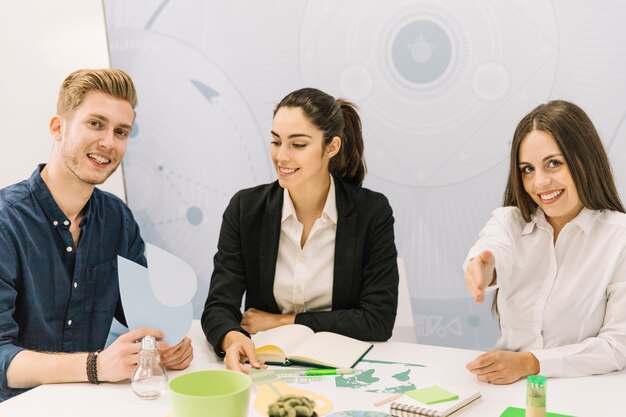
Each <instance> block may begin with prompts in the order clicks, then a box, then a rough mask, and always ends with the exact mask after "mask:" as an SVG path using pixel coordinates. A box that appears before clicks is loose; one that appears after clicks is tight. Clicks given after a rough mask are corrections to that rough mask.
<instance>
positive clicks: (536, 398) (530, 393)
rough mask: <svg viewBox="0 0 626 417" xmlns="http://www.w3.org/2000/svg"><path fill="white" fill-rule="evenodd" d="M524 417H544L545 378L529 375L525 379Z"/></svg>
mask: <svg viewBox="0 0 626 417" xmlns="http://www.w3.org/2000/svg"><path fill="white" fill-rule="evenodd" d="M526 417H546V377H545V376H542V375H529V376H528V378H527V379H526Z"/></svg>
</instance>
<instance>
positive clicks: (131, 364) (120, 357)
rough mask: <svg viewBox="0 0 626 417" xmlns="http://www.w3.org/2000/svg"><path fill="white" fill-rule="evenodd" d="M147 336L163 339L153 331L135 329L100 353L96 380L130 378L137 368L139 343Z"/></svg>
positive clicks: (161, 335)
mask: <svg viewBox="0 0 626 417" xmlns="http://www.w3.org/2000/svg"><path fill="white" fill-rule="evenodd" d="M148 335H152V336H154V337H155V338H157V339H160V338H162V337H163V333H161V332H160V331H158V330H155V329H147V328H140V329H135V330H131V331H130V332H128V333H124V334H123V335H121V336H120V337H118V338H117V339H116V340H115V342H113V343H111V345H110V346H109V347H108V348H106V349H104V350H103V351H102V352H100V354H99V355H98V359H97V367H98V379H99V380H100V381H110V382H117V381H122V380H124V379H128V378H130V377H131V376H132V375H133V372H135V369H136V368H137V362H138V355H137V353H139V350H140V349H141V342H140V341H141V339H142V338H143V337H144V336H148Z"/></svg>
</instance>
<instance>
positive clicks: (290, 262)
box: [274, 176, 337, 314]
mask: <svg viewBox="0 0 626 417" xmlns="http://www.w3.org/2000/svg"><path fill="white" fill-rule="evenodd" d="M303 229H304V226H303V225H302V223H300V221H299V220H298V217H297V215H296V210H295V208H294V206H293V202H292V201H291V197H290V196H289V191H287V189H285V190H284V197H283V212H282V219H281V227H280V241H279V243H278V257H277V259H276V273H275V275H274V298H275V299H276V303H277V304H278V307H279V308H280V309H281V311H282V312H283V314H286V313H302V312H305V311H330V310H331V307H332V299H333V271H334V265H335V235H336V233H337V204H336V200H335V183H334V181H333V178H332V176H331V177H330V188H329V190H328V196H327V197H326V203H325V205H324V210H323V211H322V215H321V216H320V217H319V218H318V219H317V220H316V221H315V224H314V225H313V228H312V229H311V231H310V232H309V236H308V238H307V240H306V242H305V244H304V247H303V248H301V247H300V240H301V238H302V232H303Z"/></svg>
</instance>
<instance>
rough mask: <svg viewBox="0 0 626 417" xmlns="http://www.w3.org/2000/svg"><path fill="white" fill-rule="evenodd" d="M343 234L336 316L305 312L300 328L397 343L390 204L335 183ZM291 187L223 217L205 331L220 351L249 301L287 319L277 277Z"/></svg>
mask: <svg viewBox="0 0 626 417" xmlns="http://www.w3.org/2000/svg"><path fill="white" fill-rule="evenodd" d="M334 181H335V193H336V202H337V214H338V217H337V234H336V240H335V265H334V280H333V296H332V311H321V312H305V313H298V314H297V315H296V319H295V322H296V323H298V324H303V325H306V326H308V327H310V328H311V329H313V330H314V331H316V332H317V331H330V332H334V333H340V334H343V335H346V336H350V337H354V338H357V339H361V340H371V341H384V340H387V339H389V337H391V332H392V329H393V324H394V321H395V318H396V308H397V303H398V266H397V260H396V259H397V256H398V254H397V251H396V247H395V243H394V232H393V223H394V219H393V214H392V210H391V207H390V206H389V202H388V201H387V198H386V197H385V196H384V195H382V194H380V193H376V192H373V191H370V190H368V189H366V188H362V187H360V186H355V185H351V184H348V183H345V182H343V181H341V180H340V179H337V178H334ZM282 207H283V188H281V187H280V186H279V185H278V182H274V183H271V184H266V185H261V186H258V187H254V188H249V189H246V190H242V191H239V192H238V193H237V194H235V196H234V197H233V198H232V199H231V201H230V203H229V205H228V207H227V208H226V211H225V212H224V216H223V219H222V228H221V230H220V236H219V242H218V247H217V253H216V254H215V257H214V259H213V262H214V269H213V275H212V277H211V285H210V288H209V295H208V297H207V300H206V303H205V305H204V312H203V313H202V329H203V330H204V333H205V334H206V337H207V340H208V341H209V342H210V343H211V345H213V347H214V349H215V351H216V352H218V353H220V352H221V347H220V344H221V342H222V339H223V337H224V336H225V335H226V333H227V332H229V331H231V330H238V331H241V332H242V333H244V334H247V332H245V331H244V330H243V329H242V328H241V326H240V323H241V319H242V314H241V310H240V306H241V300H242V297H243V295H244V292H245V293H246V305H245V308H246V309H248V308H251V307H254V308H256V309H258V310H262V311H266V312H269V313H280V310H279V308H278V305H277V304H276V300H275V299H274V274H275V271H276V258H277V256H278V243H279V239H280V226H281V224H280V219H281V216H282Z"/></svg>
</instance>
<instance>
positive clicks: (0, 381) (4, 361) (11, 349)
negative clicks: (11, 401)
mask: <svg viewBox="0 0 626 417" xmlns="http://www.w3.org/2000/svg"><path fill="white" fill-rule="evenodd" d="M23 350H26V349H25V348H23V347H21V346H15V345H10V344H7V345H4V346H2V348H1V349H0V390H2V391H8V390H10V388H9V385H8V382H7V370H8V369H9V365H10V364H11V361H12V360H13V358H15V355H17V354H18V353H20V352H21V351H23Z"/></svg>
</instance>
